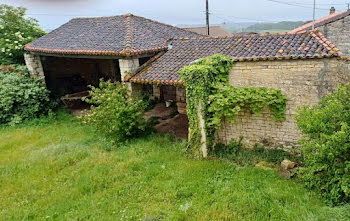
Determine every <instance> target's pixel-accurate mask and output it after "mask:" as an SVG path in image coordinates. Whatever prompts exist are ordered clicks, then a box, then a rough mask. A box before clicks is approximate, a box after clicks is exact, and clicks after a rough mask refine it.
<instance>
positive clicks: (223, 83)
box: [180, 54, 287, 150]
mask: <svg viewBox="0 0 350 221" xmlns="http://www.w3.org/2000/svg"><path fill="white" fill-rule="evenodd" d="M233 65H234V63H233V61H232V60H231V59H230V58H229V57H226V56H223V55H220V54H217V55H213V56H210V57H207V58H202V59H199V60H198V61H196V62H195V63H194V64H192V65H190V66H187V67H184V68H183V69H181V70H180V73H181V79H182V80H183V81H184V85H185V87H186V97H187V98H186V100H187V114H188V118H189V127H190V135H189V136H190V139H189V146H190V147H191V148H193V149H194V150H199V148H200V146H201V145H202V143H201V136H202V135H201V130H200V127H199V117H198V106H199V104H200V103H201V106H202V109H201V111H202V113H201V115H202V116H203V119H204V121H205V128H204V129H205V132H206V136H207V144H206V145H207V147H212V146H213V144H214V139H215V131H216V130H217V129H220V127H221V126H222V119H223V118H226V119H228V120H229V121H230V122H232V123H233V122H234V120H235V116H236V115H237V114H238V113H239V112H240V111H241V110H243V109H250V110H252V112H253V113H255V114H259V113H261V112H262V111H263V109H264V108H265V107H268V108H270V110H271V111H272V112H273V114H274V118H275V119H276V120H280V121H283V120H285V111H286V104H287V98H286V96H284V95H283V94H282V92H281V91H280V90H275V89H267V88H254V87H249V88H247V87H233V86H231V85H230V84H229V74H230V71H231V69H232V67H233Z"/></svg>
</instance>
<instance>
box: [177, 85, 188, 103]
mask: <svg viewBox="0 0 350 221" xmlns="http://www.w3.org/2000/svg"><path fill="white" fill-rule="evenodd" d="M176 102H181V103H185V102H186V89H185V87H184V86H177V87H176Z"/></svg>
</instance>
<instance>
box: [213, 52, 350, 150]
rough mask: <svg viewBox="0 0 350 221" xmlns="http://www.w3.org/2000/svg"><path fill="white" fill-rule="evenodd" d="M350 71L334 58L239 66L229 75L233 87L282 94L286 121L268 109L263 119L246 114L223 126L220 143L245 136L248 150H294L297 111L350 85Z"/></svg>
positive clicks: (264, 62)
mask: <svg viewBox="0 0 350 221" xmlns="http://www.w3.org/2000/svg"><path fill="white" fill-rule="evenodd" d="M349 70H350V69H349V62H347V61H340V60H337V59H335V58H334V59H308V60H285V61H259V62H237V63H236V64H235V65H234V66H233V68H232V70H231V73H230V77H229V79H230V84H231V85H233V86H237V87H242V86H244V87H268V88H275V89H279V90H281V91H282V93H283V94H284V95H286V96H287V98H288V103H287V111H286V120H285V121H283V122H279V121H275V120H273V119H272V114H271V112H270V111H269V110H268V109H265V110H264V112H263V113H262V114H260V115H254V114H251V111H249V110H245V111H242V112H240V113H239V115H238V116H237V117H236V121H235V123H234V124H232V123H228V122H227V121H226V123H224V125H223V127H222V129H221V130H219V131H218V132H217V140H218V141H220V142H224V143H228V142H229V141H230V140H231V139H239V138H240V137H241V136H242V137H244V139H243V142H244V143H245V144H246V146H253V145H254V144H255V143H259V144H262V145H266V146H280V147H282V148H284V149H289V150H290V149H292V148H293V147H294V146H295V145H296V143H297V140H298V139H299V138H300V133H299V131H298V130H297V127H296V124H295V120H294V117H293V114H295V109H296V108H297V107H298V106H301V105H313V104H316V103H317V102H318V101H319V99H320V98H321V97H322V96H324V95H325V94H328V93H329V92H330V91H333V90H334V89H336V88H337V85H339V84H345V83H348V82H350V72H349Z"/></svg>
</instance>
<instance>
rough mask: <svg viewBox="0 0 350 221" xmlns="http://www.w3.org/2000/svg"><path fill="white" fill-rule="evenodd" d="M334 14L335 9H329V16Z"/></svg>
mask: <svg viewBox="0 0 350 221" xmlns="http://www.w3.org/2000/svg"><path fill="white" fill-rule="evenodd" d="M334 13H335V8H334V7H333V6H332V8H331V10H330V12H329V14H330V15H331V14H334Z"/></svg>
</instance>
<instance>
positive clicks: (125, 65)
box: [119, 58, 140, 81]
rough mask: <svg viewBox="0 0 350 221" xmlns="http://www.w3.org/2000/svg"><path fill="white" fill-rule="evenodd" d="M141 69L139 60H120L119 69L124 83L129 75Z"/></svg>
mask: <svg viewBox="0 0 350 221" xmlns="http://www.w3.org/2000/svg"><path fill="white" fill-rule="evenodd" d="M139 67H140V63H139V59H138V58H130V59H119V68H120V75H121V79H122V81H123V80H124V79H125V77H126V76H127V75H128V74H131V73H133V72H135V71H136V70H137V69H138V68H139Z"/></svg>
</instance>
